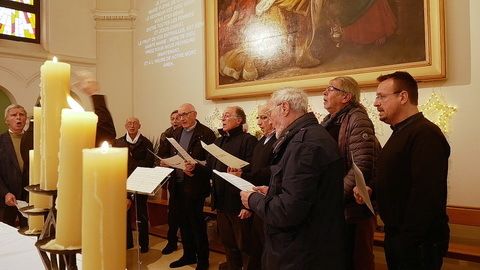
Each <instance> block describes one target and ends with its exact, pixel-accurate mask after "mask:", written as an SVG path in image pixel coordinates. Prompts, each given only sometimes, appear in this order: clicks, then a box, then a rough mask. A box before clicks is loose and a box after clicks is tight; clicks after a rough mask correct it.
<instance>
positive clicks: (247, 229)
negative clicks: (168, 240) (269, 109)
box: [186, 106, 257, 270]
mask: <svg viewBox="0 0 480 270" xmlns="http://www.w3.org/2000/svg"><path fill="white" fill-rule="evenodd" d="M245 123H246V115H245V112H244V111H243V109H242V108H240V107H238V106H231V107H227V108H225V110H224V112H223V115H222V128H221V129H220V130H219V132H220V134H221V135H222V136H221V137H220V138H217V139H216V140H215V144H216V145H217V146H218V147H220V148H221V149H223V150H225V151H226V152H228V153H230V154H232V155H233V156H236V157H238V158H240V159H242V160H245V161H247V162H251V160H252V156H253V149H254V148H255V145H256V144H257V139H256V138H255V137H254V136H252V135H250V134H249V133H246V132H245V131H244V130H243V124H245ZM214 169H215V170H217V171H220V172H226V171H227V165H225V164H223V163H222V162H221V161H219V160H218V159H216V158H215V157H214V156H213V155H208V156H207V164H206V166H200V165H199V164H196V165H195V166H194V167H190V166H189V165H187V169H186V171H187V172H188V173H193V174H195V175H196V174H198V173H207V175H209V176H211V178H212V181H213V190H212V209H216V210H217V228H218V232H219V235H220V240H221V241H222V244H223V246H224V248H225V257H226V259H227V262H226V264H227V266H228V269H230V270H237V269H246V270H248V269H250V265H249V260H250V258H249V250H248V248H249V245H250V237H251V224H252V218H251V216H252V213H251V212H250V211H249V210H247V209H245V208H244V207H243V206H242V203H241V202H240V195H239V193H238V189H237V188H236V187H234V186H233V185H231V184H230V183H228V182H227V181H225V180H224V179H223V178H221V177H220V176H218V175H216V174H213V171H212V170H214ZM237 169H238V168H237ZM249 170H250V165H249V166H246V167H244V168H243V171H244V172H249Z"/></svg>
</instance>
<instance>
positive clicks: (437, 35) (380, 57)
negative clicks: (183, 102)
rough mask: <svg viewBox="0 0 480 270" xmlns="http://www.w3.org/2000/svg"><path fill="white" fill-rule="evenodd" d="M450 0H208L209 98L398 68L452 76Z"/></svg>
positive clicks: (311, 85)
mask: <svg viewBox="0 0 480 270" xmlns="http://www.w3.org/2000/svg"><path fill="white" fill-rule="evenodd" d="M444 38H445V37H444V3H443V0H423V1H418V0H355V1H351V0H211V1H205V41H206V98H207V99H228V98H237V97H252V96H260V95H268V94H269V93H271V92H272V91H274V90H276V89H279V88H281V87H286V86H293V87H300V88H303V89H305V90H307V91H321V90H323V89H324V87H325V86H326V85H328V82H329V81H330V80H331V79H332V78H334V77H337V76H345V75H347V76H352V77H354V78H355V79H356V80H357V81H358V82H359V83H360V85H361V86H371V85H375V84H376V78H377V77H378V76H379V75H381V74H386V73H389V72H393V71H396V70H405V71H408V72H410V73H411V74H412V75H413V76H414V77H415V78H416V79H417V80H418V81H433V80H442V79H445V78H446V71H445V70H446V67H445V40H444Z"/></svg>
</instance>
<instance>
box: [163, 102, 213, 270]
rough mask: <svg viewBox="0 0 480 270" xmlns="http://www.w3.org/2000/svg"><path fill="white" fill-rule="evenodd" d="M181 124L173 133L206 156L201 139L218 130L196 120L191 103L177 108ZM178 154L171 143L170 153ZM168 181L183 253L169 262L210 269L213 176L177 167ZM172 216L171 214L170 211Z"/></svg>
mask: <svg viewBox="0 0 480 270" xmlns="http://www.w3.org/2000/svg"><path fill="white" fill-rule="evenodd" d="M178 116H179V117H180V124H181V127H179V128H177V129H175V131H174V132H173V137H174V138H175V140H177V141H178V143H179V144H180V145H181V146H182V147H183V148H184V149H185V150H186V151H187V152H188V154H189V155H190V156H192V157H193V158H194V159H196V160H199V161H204V160H205V159H206V151H205V150H204V149H203V147H202V145H201V141H203V142H205V143H207V144H211V143H213V141H214V140H215V133H213V131H212V130H211V129H209V128H208V127H206V126H205V125H203V124H201V123H200V122H199V121H198V120H197V112H196V111H195V107H194V106H193V105H192V104H188V103H186V104H183V105H181V106H180V107H179V108H178ZM175 154H177V152H176V150H175V149H174V148H173V147H171V156H173V155H175ZM173 176H174V177H172V179H170V182H169V190H170V200H169V204H172V205H169V211H172V212H173V213H172V215H173V216H175V218H176V219H177V220H178V221H179V223H180V234H181V236H182V241H183V256H182V257H181V258H180V259H179V260H177V261H174V262H172V263H171V264H170V268H177V267H182V266H184V265H187V264H193V263H195V262H197V267H196V269H197V270H206V269H208V266H209V262H208V255H209V247H208V236H207V225H206V223H205V218H204V216H203V205H204V203H205V198H206V197H207V196H208V195H209V194H210V178H209V177H208V175H206V174H203V173H198V174H195V175H187V174H185V173H184V172H183V171H181V170H178V169H177V170H175V173H174V175H173ZM169 216H170V215H169Z"/></svg>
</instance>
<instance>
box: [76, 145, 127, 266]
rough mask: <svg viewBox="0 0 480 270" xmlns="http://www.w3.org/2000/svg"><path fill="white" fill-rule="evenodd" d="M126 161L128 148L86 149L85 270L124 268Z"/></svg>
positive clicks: (83, 213)
mask: <svg viewBox="0 0 480 270" xmlns="http://www.w3.org/2000/svg"><path fill="white" fill-rule="evenodd" d="M104 144H106V143H104ZM127 158H128V150H127V148H109V147H108V145H107V147H105V146H104V145H102V147H101V148H94V149H84V150H83V200H82V265H83V269H84V270H93V269H94V270H99V269H125V266H126V212H127V205H126V194H127V190H126V181H127Z"/></svg>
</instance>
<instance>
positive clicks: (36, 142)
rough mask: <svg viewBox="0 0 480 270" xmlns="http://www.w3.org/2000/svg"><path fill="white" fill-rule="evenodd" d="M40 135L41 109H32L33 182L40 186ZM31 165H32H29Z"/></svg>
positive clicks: (41, 180)
mask: <svg viewBox="0 0 480 270" xmlns="http://www.w3.org/2000/svg"><path fill="white" fill-rule="evenodd" d="M41 133H42V108H41V107H33V155H34V157H35V158H34V159H33V161H34V163H33V171H30V173H33V175H32V176H33V179H34V180H33V182H34V183H35V184H40V183H41V182H43V181H44V180H43V179H41V174H40V163H41V160H42V157H41V155H40V153H41V151H40V149H41V142H40V140H41ZM30 164H32V163H30Z"/></svg>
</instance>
